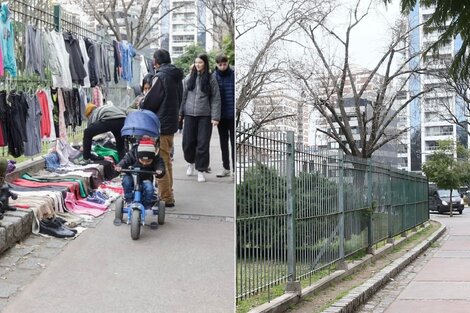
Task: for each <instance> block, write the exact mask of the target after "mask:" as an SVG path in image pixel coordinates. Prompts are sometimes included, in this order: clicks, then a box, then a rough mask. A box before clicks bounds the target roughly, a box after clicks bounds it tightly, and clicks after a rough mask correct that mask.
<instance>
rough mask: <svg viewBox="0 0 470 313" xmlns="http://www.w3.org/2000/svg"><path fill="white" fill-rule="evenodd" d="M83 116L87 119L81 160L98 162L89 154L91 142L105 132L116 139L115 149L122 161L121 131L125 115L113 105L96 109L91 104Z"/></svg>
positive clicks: (123, 150)
mask: <svg viewBox="0 0 470 313" xmlns="http://www.w3.org/2000/svg"><path fill="white" fill-rule="evenodd" d="M85 116H86V118H87V119H88V126H87V128H85V131H84V132H83V159H84V160H85V162H86V161H89V160H92V161H95V160H99V159H102V158H100V157H98V158H97V157H96V156H94V155H93V154H91V142H92V139H93V137H94V136H96V135H99V134H103V133H106V132H109V131H110V132H112V133H113V135H114V138H115V139H116V149H117V152H118V154H119V158H120V159H122V158H123V157H124V155H125V154H126V150H125V148H124V139H123V138H122V137H121V129H122V127H124V120H125V119H126V114H125V113H124V112H123V111H122V110H121V109H119V108H118V107H115V106H114V105H109V104H108V105H103V106H100V107H97V106H96V105H94V104H92V103H88V104H87V106H86V109H85Z"/></svg>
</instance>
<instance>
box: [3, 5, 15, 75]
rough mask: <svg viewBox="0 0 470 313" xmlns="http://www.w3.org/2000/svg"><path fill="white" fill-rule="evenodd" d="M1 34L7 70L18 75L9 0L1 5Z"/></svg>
mask: <svg viewBox="0 0 470 313" xmlns="http://www.w3.org/2000/svg"><path fill="white" fill-rule="evenodd" d="M0 34H1V36H2V40H1V44H2V55H3V65H4V68H5V71H7V72H8V73H10V75H11V76H12V77H16V72H17V68H16V59H15V39H14V38H15V36H14V33H13V23H12V22H11V11H10V8H9V6H8V2H3V3H2V5H1V7H0Z"/></svg>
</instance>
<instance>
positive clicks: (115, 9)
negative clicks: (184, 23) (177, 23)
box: [83, 0, 185, 49]
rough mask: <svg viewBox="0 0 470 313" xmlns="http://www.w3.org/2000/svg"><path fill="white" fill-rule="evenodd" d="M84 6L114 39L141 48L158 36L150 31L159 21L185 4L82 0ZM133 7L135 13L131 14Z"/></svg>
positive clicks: (148, 1)
mask: <svg viewBox="0 0 470 313" xmlns="http://www.w3.org/2000/svg"><path fill="white" fill-rule="evenodd" d="M137 5H138V6H137ZM83 6H84V7H83V9H84V10H85V11H87V12H91V14H92V15H93V17H94V18H95V19H96V21H97V22H98V23H99V24H100V25H102V26H104V27H109V29H111V31H112V32H113V34H114V36H115V37H116V40H118V41H121V40H123V39H126V40H127V41H129V42H130V43H132V45H133V46H134V47H135V48H136V49H142V48H145V47H147V46H148V45H150V44H151V43H154V42H155V41H157V40H158V39H159V38H160V37H161V36H160V35H156V32H154V31H153V30H154V29H155V27H157V25H158V24H159V23H160V22H161V20H162V19H163V18H164V17H165V16H167V15H168V14H170V13H171V12H172V11H174V10H177V9H179V8H182V7H184V6H185V4H181V5H176V6H174V7H172V8H164V7H163V0H142V1H138V0H127V1H126V0H85V1H84V2H83ZM135 7H138V8H139V9H138V12H137V14H132V11H133V9H135ZM123 36H125V38H123Z"/></svg>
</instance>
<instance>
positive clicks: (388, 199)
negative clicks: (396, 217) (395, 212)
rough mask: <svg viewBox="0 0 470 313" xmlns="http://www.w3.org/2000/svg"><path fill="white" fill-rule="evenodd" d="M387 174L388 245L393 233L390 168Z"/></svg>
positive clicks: (391, 240)
mask: <svg viewBox="0 0 470 313" xmlns="http://www.w3.org/2000/svg"><path fill="white" fill-rule="evenodd" d="M387 173H388V188H387V196H388V197H387V206H388V210H387V215H388V217H387V222H388V223H387V228H388V238H387V242H388V243H393V242H394V241H393V231H392V227H393V223H392V199H393V197H392V170H391V167H390V166H388V168H387Z"/></svg>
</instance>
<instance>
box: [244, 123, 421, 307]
mask: <svg viewBox="0 0 470 313" xmlns="http://www.w3.org/2000/svg"><path fill="white" fill-rule="evenodd" d="M237 162H238V163H237V186H236V199H237V202H236V210H237V212H236V214H237V215H236V216H237V218H236V228H237V277H236V281H237V286H236V289H237V301H238V300H241V299H245V298H248V297H250V296H252V295H254V294H257V293H259V292H260V291H267V292H268V297H269V298H271V296H270V291H271V288H272V287H273V286H276V285H285V286H286V289H291V288H299V286H300V284H299V282H301V281H305V280H306V281H310V282H312V279H313V277H314V275H315V274H316V273H317V272H319V271H321V270H324V269H326V268H329V267H330V266H331V265H336V266H341V265H342V264H343V263H344V260H345V258H346V257H348V256H351V255H352V254H354V253H356V252H358V251H361V250H362V251H365V250H368V249H369V250H370V249H372V248H373V246H374V245H375V244H377V243H379V242H381V241H383V240H387V239H391V238H393V237H394V236H396V235H399V234H401V233H403V232H405V231H407V230H409V229H411V228H413V227H415V226H417V225H420V224H422V223H424V222H425V221H427V220H428V219H429V213H428V192H427V190H428V189H427V188H428V187H427V180H426V178H425V177H423V176H421V175H418V174H414V173H409V172H404V171H400V170H396V169H393V168H391V167H390V166H385V165H383V164H379V163H375V162H372V161H371V160H370V159H360V158H354V157H351V156H348V155H344V154H343V153H342V152H341V151H331V150H330V151H321V152H319V151H313V150H312V149H311V148H309V147H305V146H302V145H299V144H296V143H295V141H294V135H293V133H292V132H287V133H283V132H261V133H256V134H253V133H251V132H250V130H249V128H248V127H246V126H243V127H239V129H238V130H237Z"/></svg>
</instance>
